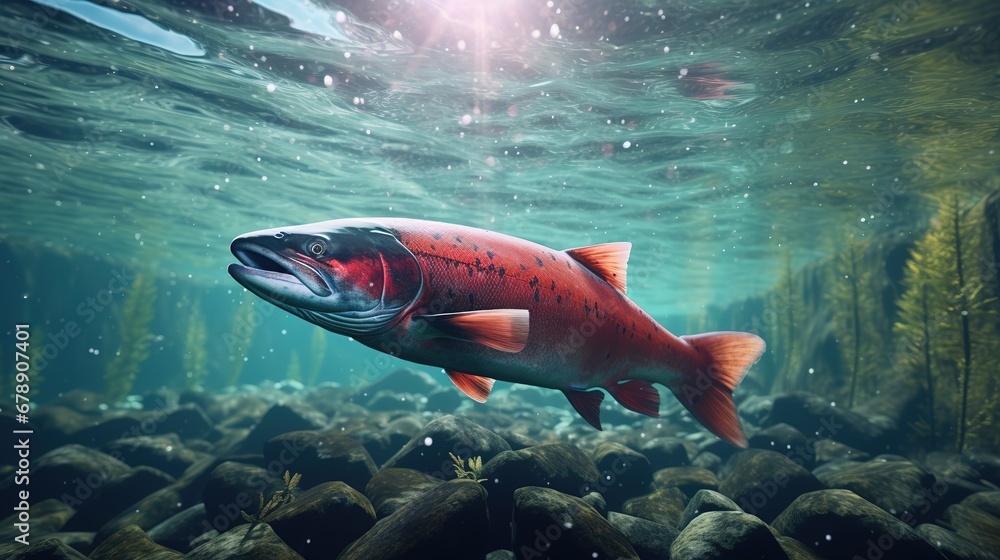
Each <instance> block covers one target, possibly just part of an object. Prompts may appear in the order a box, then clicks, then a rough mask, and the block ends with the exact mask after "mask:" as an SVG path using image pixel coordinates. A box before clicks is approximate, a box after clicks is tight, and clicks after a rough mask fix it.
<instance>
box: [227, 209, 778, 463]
mask: <svg viewBox="0 0 1000 560" xmlns="http://www.w3.org/2000/svg"><path fill="white" fill-rule="evenodd" d="M231 249H232V252H233V254H234V255H235V256H236V258H237V259H238V260H239V263H233V264H231V265H230V266H229V273H230V274H231V275H232V276H233V278H234V279H235V280H236V281H237V282H239V283H240V284H241V285H243V286H244V287H245V288H246V289H247V290H249V291H251V292H253V293H254V294H256V295H257V296H259V297H261V298H263V299H264V300H266V301H268V302H270V303H272V304H274V305H276V306H278V307H280V308H282V309H284V310H286V311H288V312H290V313H292V314H295V315H297V316H299V317H301V318H303V319H305V320H306V321H309V322H311V323H314V324H316V325H319V326H320V327H323V328H325V329H327V330H330V331H332V332H335V333H338V334H341V335H346V336H350V337H353V338H354V339H355V340H357V341H359V342H361V343H362V344H364V345H366V346H369V347H371V348H374V349H376V350H379V351H381V352H385V353H386V354H390V355H392V356H397V357H399V358H402V359H404V360H408V361H411V362H416V363H420V364H426V365H430V366H435V367H440V368H442V369H444V370H445V372H446V373H447V375H448V377H449V378H450V379H451V381H452V382H453V383H454V384H455V385H456V386H457V387H458V389H459V390H461V391H462V392H463V393H465V394H466V395H468V396H469V397H471V398H472V399H474V400H476V401H478V402H486V400H487V398H488V397H489V394H490V391H491V389H492V387H493V383H494V380H496V379H500V380H503V381H509V382H513V383H523V384H527V385H534V386H536V387H547V388H551V389H557V390H559V391H562V392H563V393H564V394H565V395H566V397H567V398H568V399H569V402H570V404H571V405H572V406H573V408H574V409H575V410H576V411H577V412H578V413H579V414H580V416H582V417H583V418H584V420H586V421H587V422H588V423H589V424H590V425H591V426H593V427H594V428H597V429H598V430H599V429H601V420H600V410H601V404H602V402H603V399H604V396H605V392H607V393H608V394H610V395H611V396H612V397H613V398H614V399H615V400H616V401H618V402H619V403H620V404H621V405H622V406H624V407H625V408H627V409H629V410H633V411H635V412H638V413H640V414H644V415H647V416H650V417H654V418H655V417H658V416H659V406H660V393H659V391H657V389H656V388H655V387H654V386H653V384H654V383H657V384H660V385H663V386H665V387H667V388H668V389H670V391H671V392H672V393H673V394H674V395H675V396H676V397H677V398H678V400H679V401H680V402H681V403H682V404H683V405H684V406H685V407H686V408H687V410H688V411H690V412H691V414H692V415H693V416H694V417H695V418H696V419H697V420H698V421H699V422H701V423H702V424H703V425H704V426H705V427H706V428H708V430H709V431H711V432H712V433H713V434H715V435H717V436H718V437H720V438H722V439H723V440H725V441H727V442H729V443H731V444H733V445H735V446H738V447H746V436H745V435H744V432H743V427H742V425H741V424H740V420H739V416H738V415H737V411H736V405H735V403H734V402H733V399H732V392H733V390H734V389H735V388H736V386H737V385H739V383H740V381H741V380H742V378H743V376H744V375H745V374H746V372H747V371H748V369H749V368H750V367H751V366H752V365H753V364H754V363H756V361H757V360H758V359H759V358H760V356H761V355H762V354H763V352H764V350H765V343H764V341H763V340H762V339H761V338H760V337H758V336H756V335H754V334H750V333H743V332H712V333H704V334H693V335H687V336H676V335H674V334H672V333H670V332H669V331H667V329H665V328H664V327H663V326H661V325H660V324H659V323H657V322H656V320H655V319H653V318H652V317H651V316H650V315H649V314H648V313H646V312H645V311H643V310H642V309H641V308H640V307H639V306H638V305H636V304H635V303H634V302H633V301H632V300H630V299H629V298H628V297H627V296H626V288H627V286H626V276H627V275H626V272H627V264H628V258H629V252H630V250H631V244H630V243H624V242H621V243H605V244H600V245H592V246H587V247H579V248H575V249H566V250H557V249H551V248H549V247H546V246H544V245H540V244H537V243H533V242H531V241H527V240H524V239H520V238H517V237H512V236H508V235H504V234H501V233H497V232H492V231H487V230H483V229H477V228H472V227H466V226H461V225H455V224H448V223H441V222H432V221H425V220H413V219H402V218H363V219H343V220H332V221H326V222H319V223H315V224H307V225H299V226H290V227H284V228H275V229H268V230H263V231H257V232H253V233H247V234H245V235H241V236H239V237H237V238H236V239H235V240H233V242H232V245H231Z"/></svg>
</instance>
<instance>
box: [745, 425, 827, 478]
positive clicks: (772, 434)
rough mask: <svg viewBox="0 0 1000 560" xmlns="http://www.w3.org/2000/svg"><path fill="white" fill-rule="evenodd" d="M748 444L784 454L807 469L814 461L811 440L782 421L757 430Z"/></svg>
mask: <svg viewBox="0 0 1000 560" xmlns="http://www.w3.org/2000/svg"><path fill="white" fill-rule="evenodd" d="M748 445H749V446H750V447H751V448H755V449H767V450H769V451H774V452H776V453H780V454H782V455H785V456H787V457H788V458H789V459H791V460H792V461H794V462H796V463H798V464H800V465H802V466H804V467H805V468H807V469H811V468H812V467H813V463H815V461H816V456H815V447H814V446H813V445H812V444H811V442H809V440H808V439H807V438H806V436H804V435H803V434H802V432H800V431H798V430H797V429H795V428H794V427H793V426H791V425H789V424H785V423H784V422H781V423H778V424H774V425H772V426H768V427H767V428H764V429H763V430H759V431H758V432H757V433H755V434H754V435H752V436H750V439H749V440H748Z"/></svg>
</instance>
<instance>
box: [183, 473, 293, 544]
mask: <svg viewBox="0 0 1000 560" xmlns="http://www.w3.org/2000/svg"><path fill="white" fill-rule="evenodd" d="M284 487H285V485H284V483H283V482H282V481H280V480H278V479H277V478H275V477H273V476H271V475H270V474H269V473H268V472H267V470H265V469H262V468H260V467H254V466H251V465H246V464H243V463H236V462H233V461H226V462H224V463H221V464H220V465H219V466H217V467H215V468H214V469H213V470H212V472H211V474H210V475H209V477H208V481H207V482H206V484H205V491H204V493H203V494H202V502H203V503H204V504H205V511H206V512H207V516H208V517H209V518H213V519H214V518H215V517H217V516H219V515H223V516H225V517H226V518H227V519H228V520H229V523H224V524H222V525H221V526H219V525H216V524H215V521H213V522H212V525H213V527H214V528H215V529H216V530H217V531H219V532H220V533H227V532H228V531H229V530H230V528H232V527H234V526H236V525H240V524H243V523H246V521H245V520H244V519H243V516H242V514H241V513H240V512H241V511H245V512H246V513H248V514H250V515H254V514H256V513H257V510H258V508H259V506H260V493H261V492H263V493H264V502H267V501H268V500H269V499H270V498H271V496H272V495H274V493H275V492H277V491H278V490H282V489H284Z"/></svg>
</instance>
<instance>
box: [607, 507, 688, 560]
mask: <svg viewBox="0 0 1000 560" xmlns="http://www.w3.org/2000/svg"><path fill="white" fill-rule="evenodd" d="M608 521H609V522H610V523H611V524H612V525H614V526H615V528H616V529H618V530H619V531H621V533H622V534H623V535H625V538H626V539H628V542H629V544H631V545H632V549H633V550H635V552H636V554H638V555H639V558H642V560H652V559H657V558H663V559H666V558H670V545H671V544H673V542H674V539H676V538H677V535H678V531H677V529H674V528H673V527H670V526H668V525H663V524H662V523H657V522H655V521H650V520H648V519H642V518H641V517H633V516H631V515H625V514H624V513H618V512H616V511H612V512H610V513H608Z"/></svg>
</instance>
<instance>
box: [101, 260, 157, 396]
mask: <svg viewBox="0 0 1000 560" xmlns="http://www.w3.org/2000/svg"><path fill="white" fill-rule="evenodd" d="M155 302H156V283H155V281H154V279H153V275H152V274H151V273H149V272H146V271H143V272H137V273H136V275H135V280H133V282H132V285H131V286H130V288H129V291H128V295H126V296H125V300H124V302H122V304H121V307H120V308H116V309H115V311H114V315H115V320H116V324H117V331H118V333H119V337H120V339H119V345H118V350H117V351H116V352H115V355H114V357H113V358H112V359H111V361H110V362H109V363H108V366H107V369H106V370H105V372H104V382H105V392H106V394H107V397H108V399H109V400H110V401H111V402H118V401H120V400H122V399H124V398H125V397H126V396H128V394H129V392H130V391H131V390H132V383H133V382H134V381H135V376H136V373H138V371H139V367H140V366H142V363H143V362H144V361H146V358H148V357H149V345H150V344H151V343H152V341H153V333H152V332H150V330H149V324H150V322H151V321H152V320H153V315H154V312H153V304H154V303H155Z"/></svg>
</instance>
